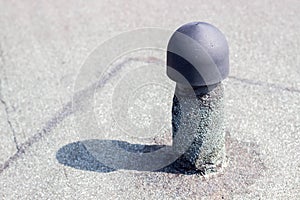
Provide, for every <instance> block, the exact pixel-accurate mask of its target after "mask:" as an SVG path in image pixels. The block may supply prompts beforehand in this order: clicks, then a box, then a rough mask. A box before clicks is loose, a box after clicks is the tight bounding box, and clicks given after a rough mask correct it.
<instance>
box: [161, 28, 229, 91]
mask: <svg viewBox="0 0 300 200" xmlns="http://www.w3.org/2000/svg"><path fill="white" fill-rule="evenodd" d="M228 74H229V48H228V44H227V40H226V38H225V36H224V35H223V33H222V32H221V31H220V30H219V29H217V28H216V27H215V26H213V25H211V24H208V23H205V22H192V23H188V24H185V25H183V26H181V27H180V28H178V29H177V30H176V31H175V33H174V34H173V35H172V37H171V39H170V41H169V43H168V48H167V75H168V76H169V78H171V79H172V80H174V81H176V82H178V83H182V84H190V85H192V86H204V85H213V84H216V83H219V82H221V81H222V80H224V79H225V78H226V77H227V76H228Z"/></svg>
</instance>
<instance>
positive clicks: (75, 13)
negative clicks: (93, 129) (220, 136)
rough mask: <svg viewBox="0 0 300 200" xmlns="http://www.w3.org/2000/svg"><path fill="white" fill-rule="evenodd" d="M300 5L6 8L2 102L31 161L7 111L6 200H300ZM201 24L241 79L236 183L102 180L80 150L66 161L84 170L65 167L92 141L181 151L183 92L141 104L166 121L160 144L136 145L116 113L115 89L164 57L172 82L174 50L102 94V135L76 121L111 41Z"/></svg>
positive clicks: (110, 176) (168, 176)
mask: <svg viewBox="0 0 300 200" xmlns="http://www.w3.org/2000/svg"><path fill="white" fill-rule="evenodd" d="M299 6H300V4H299V0H286V1H274V0H253V1H238V0H228V1H223V0H214V1H210V2H208V1H205V0H199V1H195V0H185V1H179V0H166V1H158V0H152V1H143V2H141V1H140V0H139V1H138V0H133V1H125V0H124V1H122V0H120V1H108V0H101V1H89V3H87V2H86V1H77V2H76V3H72V4H71V3H70V2H69V1H62V0H59V1H58V0H52V1H32V0H26V1H5V0H1V1H0V27H1V28H0V44H1V45H0V47H1V49H0V57H1V61H0V62H1V64H0V72H1V74H0V78H1V84H2V88H1V95H2V99H3V100H5V102H6V105H7V108H6V109H7V110H8V113H9V121H10V122H11V125H12V127H13V129H14V131H15V134H16V139H17V141H18V143H19V144H20V146H21V147H22V149H23V151H18V153H16V151H17V150H16V149H15V143H14V140H13V138H12V131H11V129H10V127H9V124H8V123H6V122H7V121H6V120H7V118H6V116H7V115H6V109H5V107H4V106H3V105H1V106H0V107H1V108H0V112H1V122H0V124H1V127H0V131H1V133H0V134H1V135H2V136H4V138H3V139H2V138H1V140H0V142H1V146H2V147H1V148H2V149H1V152H0V153H1V155H4V156H3V158H4V159H5V160H4V161H3V163H2V164H1V166H0V167H1V169H0V198H3V199H55V198H57V199H95V198H100V199H151V198H153V199H176V198H177V199H222V198H224V199H249V200H252V199H270V200H273V199H286V200H291V199H292V200H299V199H300V179H299V178H300V154H299V152H300V137H299V133H300V115H299V113H300V82H299V79H300V68H299V66H300V60H299V59H300V57H299V55H300V48H299V47H300V34H299V32H300V24H299V18H300V12H299ZM195 20H197V21H206V22H209V23H211V24H214V25H216V26H217V27H218V28H220V30H222V32H224V34H225V35H226V37H227V39H228V43H229V48H230V52H231V53H230V62H231V63H230V66H231V72H230V76H229V78H228V79H226V80H225V81H224V82H223V83H224V86H225V91H226V92H225V110H226V112H225V113H226V114H225V116H226V118H225V122H226V124H227V125H226V127H227V132H228V133H230V136H229V138H230V139H226V142H229V144H228V145H227V147H226V151H227V156H228V160H229V161H228V167H226V168H225V170H224V173H222V174H220V175H218V176H216V177H211V178H209V179H206V178H202V177H199V176H198V175H184V174H180V173H177V174H176V173H175V174H174V173H168V172H149V171H132V170H121V169H120V170H116V171H113V172H108V173H101V172H99V171H101V166H100V165H99V168H98V171H96V170H94V171H92V170H93V169H94V168H96V169H97V166H98V164H97V162H96V161H93V162H90V161H91V160H92V159H93V158H91V157H88V155H87V154H85V153H86V152H85V151H84V150H83V149H82V148H80V146H79V147H78V148H77V152H76V153H75V155H74V154H72V155H68V154H67V153H68V152H72V153H74V151H73V149H74V148H69V150H70V151H65V154H64V158H67V159H69V160H68V162H66V164H70V163H72V164H75V166H76V167H72V166H69V165H64V164H61V163H59V161H58V160H57V158H56V155H57V152H58V151H59V150H60V149H62V148H64V147H66V146H67V147H74V146H72V145H71V144H73V143H76V142H80V141H82V140H84V139H97V138H98V139H111V140H123V141H127V142H128V143H131V144H147V145H162V144H165V145H171V143H170V141H171V137H172V132H171V114H170V113H171V107H172V97H173V95H174V94H173V92H174V85H172V87H171V88H170V89H169V88H168V89H167V90H163V89H162V88H160V90H157V89H156V88H155V87H150V88H148V89H151V88H152V89H153V91H157V93H155V95H154V98H153V94H151V93H147V92H144V90H141V91H140V92H139V94H145V95H144V96H143V98H142V99H151V98H153V99H154V102H152V103H149V104H148V103H147V104H146V105H147V106H148V107H147V106H145V103H144V102H143V101H137V100H136V99H133V100H132V102H131V103H135V104H134V105H137V106H133V108H135V110H134V112H132V113H141V114H145V113H147V112H148V111H149V110H155V114H157V115H155V119H156V120H155V122H159V123H157V124H158V125H161V124H165V125H166V126H167V127H166V128H164V129H162V130H161V131H158V134H156V135H155V136H153V135H152V138H151V137H149V138H145V139H139V138H131V137H128V135H127V134H126V133H124V132H123V131H122V130H120V129H118V128H117V126H116V124H115V122H114V121H113V117H112V110H111V106H110V105H111V104H110V99H111V97H112V94H113V88H114V87H115V84H116V83H117V82H118V81H121V80H122V79H121V78H122V77H123V76H125V75H126V74H127V73H128V72H132V71H131V69H132V68H131V67H133V66H138V65H144V64H146V63H148V62H149V60H153V57H155V58H158V59H161V60H162V61H163V62H162V63H163V64H162V65H163V66H161V67H162V71H161V74H165V67H166V66H165V57H164V56H165V51H161V52H159V53H158V54H159V55H157V54H147V53H144V52H143V53H142V55H141V54H139V55H136V54H135V53H136V52H135V53H134V54H133V55H130V57H133V58H136V57H138V58H139V59H138V61H137V60H136V59H133V60H131V61H130V62H124V61H126V60H123V59H122V60H121V62H120V63H123V64H122V65H121V66H122V67H121V69H120V70H118V71H117V72H116V73H114V74H113V76H110V77H111V79H109V80H108V81H107V82H106V84H105V85H103V87H101V89H99V90H97V91H96V94H95V104H96V106H95V113H96V117H97V118H98V122H99V127H100V128H99V133H98V134H97V135H94V136H92V135H90V134H89V129H88V127H84V126H81V125H80V124H77V123H74V118H75V117H84V116H85V114H86V113H84V111H76V110H75V111H73V110H72V107H71V105H72V104H71V97H72V92H73V84H74V80H75V79H76V76H77V73H78V71H79V69H80V67H81V65H82V63H83V62H84V61H85V59H86V57H87V56H88V55H89V54H90V53H91V52H92V51H93V49H94V48H96V47H97V46H98V45H99V44H101V43H102V42H103V41H106V40H107V39H109V38H111V37H113V36H115V35H118V34H119V33H121V32H123V31H129V30H132V29H136V28H139V27H153V26H154V27H163V28H167V29H170V30H171V31H173V30H176V28H177V27H179V26H180V25H182V24H185V23H187V22H191V21H195ZM107 53H110V52H107ZM150 57H151V58H150ZM154 60H155V59H154ZM3 69H4V71H5V74H4V73H2V72H3ZM132 73H133V74H132V77H135V79H136V80H137V79H139V80H140V81H145V80H146V79H147V80H151V78H153V74H150V73H144V74H143V76H139V75H136V76H134V75H135V73H134V72H132ZM156 73H157V72H156ZM148 74H149V75H150V76H149V77H148ZM3 80H4V81H3ZM166 80H169V79H168V78H167V77H166ZM124 82H126V81H124ZM124 82H121V84H122V83H124ZM91 84H92V83H91ZM85 89H86V88H85ZM84 91H85V90H84ZM146 91H148V90H146ZM85 94H86V93H84V92H83V95H85ZM107 99H109V101H108V100H107ZM147 102H150V101H147ZM83 103H84V101H83ZM138 105H139V106H138ZM149 105H152V106H153V107H156V108H157V109H152V108H153V107H150V106H149ZM137 116H139V115H137V114H133V115H132V116H131V117H132V119H133V121H134V123H137V124H138V122H141V123H144V124H147V122H148V119H149V116H148V115H146V116H145V117H144V116H143V117H144V118H142V119H143V120H138V119H139V118H137ZM134 117H136V118H134ZM139 125H140V124H139ZM6 130H7V131H6ZM157 130H160V129H157ZM148 132H151V131H148ZM131 135H135V133H131ZM147 135H148V134H147ZM149 135H151V134H149ZM136 136H138V135H136ZM3 149H4V150H3ZM7 149H11V151H7ZM75 149H76V146H75ZM80 156H81V157H80ZM6 158H7V159H6ZM76 158H77V159H76ZM80 158H81V159H80ZM72 161H74V162H72ZM86 161H87V162H86Z"/></svg>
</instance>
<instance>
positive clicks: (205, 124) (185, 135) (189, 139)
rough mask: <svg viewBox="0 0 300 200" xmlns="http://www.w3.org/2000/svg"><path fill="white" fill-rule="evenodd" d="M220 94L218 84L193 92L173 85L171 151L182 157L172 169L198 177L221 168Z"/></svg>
mask: <svg viewBox="0 0 300 200" xmlns="http://www.w3.org/2000/svg"><path fill="white" fill-rule="evenodd" d="M195 94H196V95H195ZM223 95H224V89H223V86H222V84H221V83H219V84H216V85H213V86H210V87H205V86H204V87H197V88H193V90H190V89H187V88H184V87H183V86H182V85H177V87H176V91H175V95H174V98H173V108H172V127H173V148H174V151H176V152H180V154H182V155H181V156H180V157H179V159H177V160H176V161H175V162H174V163H173V167H175V168H177V169H178V170H180V171H182V170H184V171H187V172H189V171H190V172H200V173H202V174H208V173H211V172H217V171H218V169H219V168H221V166H222V163H223V160H224V157H225V130H224V123H223V120H224V106H223Z"/></svg>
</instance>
